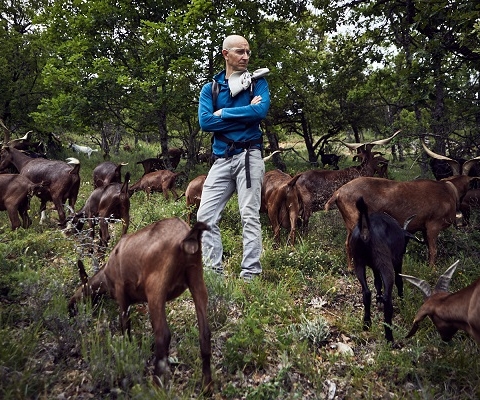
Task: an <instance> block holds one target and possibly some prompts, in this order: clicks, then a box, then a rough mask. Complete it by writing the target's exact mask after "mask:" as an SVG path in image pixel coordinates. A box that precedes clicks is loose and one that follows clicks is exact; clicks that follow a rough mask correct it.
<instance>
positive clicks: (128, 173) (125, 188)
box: [121, 171, 130, 194]
mask: <svg viewBox="0 0 480 400" xmlns="http://www.w3.org/2000/svg"><path fill="white" fill-rule="evenodd" d="M129 182H130V172H128V171H127V173H126V174H125V180H124V182H123V185H122V189H121V192H122V193H124V194H128V183H129Z"/></svg>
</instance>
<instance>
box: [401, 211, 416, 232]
mask: <svg viewBox="0 0 480 400" xmlns="http://www.w3.org/2000/svg"><path fill="white" fill-rule="evenodd" d="M416 216H417V214H413V215H412V216H410V217H408V218H407V219H406V220H405V222H404V223H403V230H404V231H406V230H407V226H408V224H409V223H410V222H411V221H412V219H414V218H415V217H416Z"/></svg>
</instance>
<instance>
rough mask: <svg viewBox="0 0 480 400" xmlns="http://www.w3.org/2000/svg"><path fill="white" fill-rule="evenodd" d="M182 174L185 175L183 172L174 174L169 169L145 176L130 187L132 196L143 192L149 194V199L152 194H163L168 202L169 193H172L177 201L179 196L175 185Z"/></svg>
mask: <svg viewBox="0 0 480 400" xmlns="http://www.w3.org/2000/svg"><path fill="white" fill-rule="evenodd" d="M180 174H183V172H172V171H169V170H168V169H162V170H159V171H154V172H150V173H148V174H145V175H143V176H142V177H141V178H140V179H139V180H138V181H137V182H135V183H134V184H133V185H132V186H131V187H130V189H129V192H130V195H132V194H133V193H135V192H138V191H140V190H143V191H145V193H146V194H147V198H149V197H150V193H152V192H163V196H164V197H165V200H168V192H169V191H170V192H172V194H173V196H174V198H175V200H177V199H178V194H177V192H176V191H175V183H176V180H177V177H178V175H180Z"/></svg>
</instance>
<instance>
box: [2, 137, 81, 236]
mask: <svg viewBox="0 0 480 400" xmlns="http://www.w3.org/2000/svg"><path fill="white" fill-rule="evenodd" d="M0 154H1V161H0V170H1V169H3V168H5V167H6V166H8V165H9V164H12V165H14V166H15V168H16V169H17V170H18V171H19V173H20V175H23V176H25V177H27V178H28V179H30V180H31V181H32V182H33V183H38V184H41V183H42V182H48V190H46V191H45V192H44V193H42V194H41V195H40V196H39V197H40V200H41V204H40V211H41V212H42V213H43V212H44V211H45V209H46V207H47V201H52V202H53V204H54V205H55V209H56V210H57V212H58V218H59V225H60V226H61V227H62V228H64V227H65V225H66V216H65V211H64V209H63V204H64V203H65V202H66V201H67V200H68V203H69V205H70V207H71V208H72V210H74V209H75V203H76V201H77V197H78V191H79V189H80V175H79V170H80V162H79V161H78V160H77V159H76V158H69V159H67V160H69V163H66V162H64V161H57V160H47V159H44V158H31V157H29V156H27V155H25V154H23V153H22V152H21V151H19V150H17V149H15V148H11V147H8V146H7V147H4V148H3V149H2V150H1V153H0ZM72 165H73V167H72Z"/></svg>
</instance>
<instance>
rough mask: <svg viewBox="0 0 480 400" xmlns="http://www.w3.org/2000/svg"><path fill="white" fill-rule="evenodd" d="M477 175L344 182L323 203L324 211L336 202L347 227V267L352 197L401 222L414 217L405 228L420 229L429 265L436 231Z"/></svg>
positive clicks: (353, 220)
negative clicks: (437, 179) (440, 178)
mask: <svg viewBox="0 0 480 400" xmlns="http://www.w3.org/2000/svg"><path fill="white" fill-rule="evenodd" d="M478 179H479V178H475V177H470V176H466V175H459V176H453V177H451V178H449V179H448V180H443V181H433V180H429V179H417V180H413V181H407V182H396V181H391V180H389V179H384V178H372V177H360V178H356V179H354V180H353V181H351V182H348V183H346V184H345V185H343V186H342V187H341V188H339V189H338V190H336V191H335V193H333V195H332V197H330V199H329V200H328V201H327V203H326V204H325V210H326V211H328V210H329V209H330V207H332V206H333V204H336V205H337V207H338V210H339V211H340V214H341V215H342V217H343V221H344V222H345V227H346V228H347V240H346V249H347V260H348V266H349V269H350V270H351V269H352V268H351V251H350V249H349V245H348V243H349V240H350V236H351V234H352V230H353V228H354V226H355V224H356V223H357V221H358V210H357V207H356V205H355V204H356V201H357V200H358V199H359V198H360V197H363V199H364V200H365V202H366V203H367V204H368V207H369V209H370V212H386V213H387V214H389V215H391V216H392V217H393V218H395V219H396V220H397V221H398V222H399V223H400V224H402V223H403V222H404V221H405V220H406V219H407V218H408V217H409V216H410V215H412V214H415V215H416V217H415V219H414V220H413V221H412V223H411V224H410V225H409V226H408V231H409V232H410V233H414V232H417V231H421V232H422V234H423V237H424V239H425V241H426V243H427V246H428V255H429V262H430V265H431V266H433V265H434V264H435V261H436V257H437V238H438V235H439V233H440V231H442V230H444V229H446V228H448V227H449V226H450V225H452V224H453V223H454V222H455V220H456V211H457V210H458V208H459V206H460V203H461V201H462V199H463V197H464V196H465V194H466V193H467V191H468V190H469V189H471V188H473V187H474V185H475V184H476V182H477V181H478Z"/></svg>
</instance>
